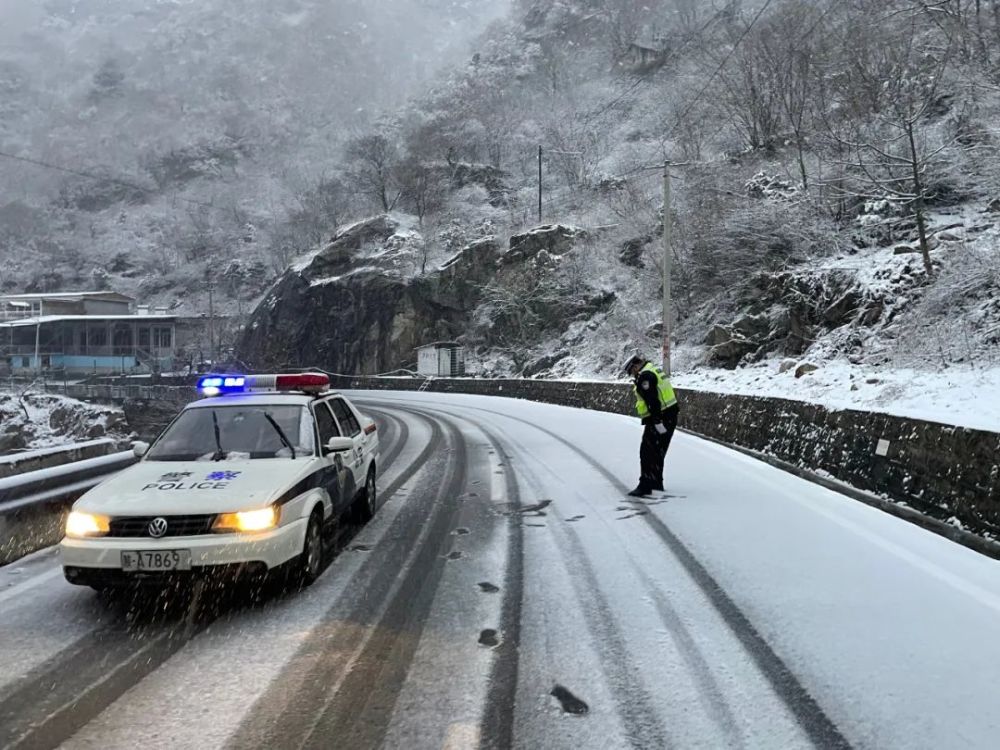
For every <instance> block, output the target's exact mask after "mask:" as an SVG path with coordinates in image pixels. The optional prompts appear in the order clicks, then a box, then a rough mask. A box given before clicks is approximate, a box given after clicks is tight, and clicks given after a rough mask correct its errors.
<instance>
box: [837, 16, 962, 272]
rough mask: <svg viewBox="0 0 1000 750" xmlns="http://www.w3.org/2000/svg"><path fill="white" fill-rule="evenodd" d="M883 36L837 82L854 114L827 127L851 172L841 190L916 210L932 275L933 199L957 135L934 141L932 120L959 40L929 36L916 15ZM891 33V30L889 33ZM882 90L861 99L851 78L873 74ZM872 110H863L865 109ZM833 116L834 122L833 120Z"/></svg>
mask: <svg viewBox="0 0 1000 750" xmlns="http://www.w3.org/2000/svg"><path fill="white" fill-rule="evenodd" d="M896 32H897V33H896V34H895V35H894V36H893V38H891V39H889V38H883V40H882V45H881V50H880V51H879V53H878V54H877V55H875V56H873V57H872V58H866V59H867V60H868V61H869V62H870V63H871V64H872V67H866V66H865V63H864V62H863V61H862V60H858V59H856V60H855V61H854V64H853V66H852V68H851V71H850V73H851V74H850V75H847V76H845V77H844V78H843V79H841V80H840V81H839V82H838V89H839V91H838V92H837V93H838V95H839V102H838V104H840V105H841V107H842V110H843V111H847V112H851V113H852V114H853V115H854V117H852V118H850V119H847V120H844V121H842V122H841V123H840V127H837V126H833V127H830V128H829V129H828V132H829V134H830V135H831V136H832V139H833V141H834V142H835V144H836V150H837V152H838V153H839V154H840V159H839V164H840V165H841V166H842V167H844V168H845V169H846V171H847V173H848V175H849V177H850V178H852V179H851V180H850V181H848V182H846V183H843V184H842V185H841V186H840V187H839V189H840V190H841V191H846V192H849V193H852V194H853V195H855V196H856V197H859V198H865V199H887V200H889V201H891V202H892V203H894V204H895V205H897V206H898V207H899V208H900V209H901V210H902V211H904V212H906V213H907V214H909V215H910V216H912V217H913V219H914V221H915V223H916V228H917V237H918V242H919V248H920V254H921V256H922V258H923V263H924V268H925V270H926V272H927V275H928V276H930V275H932V274H933V271H934V267H933V264H932V263H931V257H930V242H929V240H928V233H927V218H926V204H927V201H928V200H930V199H931V198H933V196H934V189H933V187H934V186H933V184H932V183H933V180H934V178H935V176H936V173H939V169H940V167H941V166H942V164H943V157H942V154H943V153H944V152H945V151H946V150H947V149H949V148H950V147H952V146H953V145H954V142H953V140H951V139H942V140H940V141H938V142H935V141H934V140H933V138H932V137H931V134H930V132H929V131H930V127H929V126H930V125H931V124H932V123H933V121H934V120H935V119H936V118H938V117H940V115H941V110H942V108H943V107H944V106H945V103H944V99H943V96H942V93H941V85H942V83H943V81H944V79H945V75H946V73H947V72H948V68H949V62H950V58H951V52H952V47H951V44H950V40H949V44H948V45H947V46H946V47H945V48H944V49H943V50H942V49H940V48H938V47H936V46H934V45H931V44H928V43H926V37H925V36H924V35H922V34H921V29H920V27H919V26H918V24H917V21H916V20H915V19H913V18H911V19H909V20H908V21H907V22H906V23H904V24H901V26H900V27H898V28H897V30H896ZM882 34H883V35H884V31H883V32H882ZM876 76H878V77H879V78H880V79H881V81H882V83H881V86H880V89H881V92H880V93H879V95H878V97H877V98H875V99H868V100H867V101H861V102H859V101H858V100H857V99H856V96H857V93H858V89H857V88H855V87H854V86H853V85H852V78H860V79H861V80H866V81H867V80H873V79H874V78H875V77H876ZM866 106H867V107H871V110H870V111H869V112H868V113H867V116H866V117H863V116H862V115H864V114H865V113H864V111H863V110H864V108H865V107H866ZM828 123H829V121H828Z"/></svg>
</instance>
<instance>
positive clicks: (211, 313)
mask: <svg viewBox="0 0 1000 750" xmlns="http://www.w3.org/2000/svg"><path fill="white" fill-rule="evenodd" d="M208 341H209V347H210V348H209V352H208V356H209V358H210V359H211V360H212V367H213V368H214V367H215V360H216V359H217V358H216V356H215V282H214V281H209V282H208Z"/></svg>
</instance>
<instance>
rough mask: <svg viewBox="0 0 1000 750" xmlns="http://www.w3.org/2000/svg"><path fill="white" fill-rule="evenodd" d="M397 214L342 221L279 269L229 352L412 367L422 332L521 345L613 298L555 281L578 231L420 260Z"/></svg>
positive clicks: (385, 368)
mask: <svg viewBox="0 0 1000 750" xmlns="http://www.w3.org/2000/svg"><path fill="white" fill-rule="evenodd" d="M406 222H407V218H406V217H392V216H378V217H375V218H372V219H368V220H366V221H363V222H360V223H358V224H355V225H353V226H350V227H347V228H345V229H343V230H342V231H341V232H339V233H338V234H337V236H335V237H334V238H333V239H332V240H331V241H330V242H329V243H328V244H327V245H326V246H324V247H323V248H321V249H320V250H318V251H316V252H315V253H313V254H311V255H310V256H308V257H306V258H305V259H303V260H301V261H300V262H299V263H298V264H296V265H295V266H293V267H292V268H291V269H289V271H288V272H287V273H285V275H284V276H283V277H282V278H281V279H280V280H279V281H278V282H277V284H276V285H275V286H274V287H273V288H272V289H271V290H270V292H269V293H268V294H267V295H266V297H265V298H264V300H263V302H262V303H261V305H260V306H259V307H258V309H257V310H256V311H255V312H254V314H253V316H252V317H251V320H250V323H249V325H248V327H247V329H246V332H245V333H244V335H243V337H242V340H241V342H240V344H239V347H238V357H239V359H241V360H242V361H243V362H245V363H246V364H247V365H249V366H250V367H251V368H253V369H255V370H258V371H260V370H272V369H285V368H289V367H297V368H298V367H310V366H312V367H320V368H322V369H324V370H327V371H329V372H336V373H346V374H359V373H365V374H373V373H384V372H390V371H393V370H396V369H399V368H404V367H413V365H414V362H415V361H416V353H415V349H416V348H417V347H418V346H421V345H423V344H427V343H430V342H433V341H440V340H455V339H457V340H460V341H465V342H467V343H469V344H470V345H474V346H481V347H484V348H489V347H491V346H503V347H507V348H510V347H517V348H520V349H526V348H527V347H528V346H530V345H531V344H533V343H536V340H537V339H538V338H539V337H541V336H543V335H545V334H551V333H552V332H553V331H555V332H557V333H558V332H561V331H562V330H563V328H564V327H565V326H566V325H569V324H570V323H571V322H573V321H576V320H580V319H582V318H587V317H589V316H591V315H593V314H594V312H595V311H600V310H604V309H606V308H607V307H608V306H609V305H610V304H611V303H612V302H613V301H614V295H613V294H612V293H610V292H608V291H607V290H601V289H590V288H589V287H585V286H580V285H579V284H571V283H567V281H566V279H565V278H564V276H565V273H564V269H563V264H564V263H565V262H566V261H567V260H568V259H572V258H573V256H574V254H575V252H576V250H577V249H578V248H579V246H580V243H582V242H585V241H586V240H587V237H588V234H587V233H586V232H585V231H583V230H581V229H578V228H575V227H568V226H562V225H546V226H541V227H538V228H536V229H533V230H531V231H530V232H525V233H523V234H516V235H514V236H512V237H511V238H510V239H509V242H508V243H507V247H502V246H501V245H500V243H499V242H498V241H497V239H496V238H495V237H493V236H487V237H482V238H480V239H477V240H474V241H472V242H469V243H468V244H466V245H465V246H464V247H462V248H461V249H460V250H459V251H458V252H457V253H455V254H454V255H453V256H452V257H451V258H449V259H447V260H446V261H445V262H443V263H440V264H436V265H435V266H434V267H430V264H428V258H429V257H433V256H434V255H435V252H434V250H435V248H434V247H429V246H428V244H427V242H429V241H428V240H425V238H423V237H422V236H421V235H420V234H419V233H418V232H416V231H415V230H414V229H413V228H412V227H410V226H408V225H407V223H406ZM520 365H524V362H520ZM535 369H536V370H537V369H538V368H535Z"/></svg>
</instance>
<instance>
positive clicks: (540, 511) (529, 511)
mask: <svg viewBox="0 0 1000 750" xmlns="http://www.w3.org/2000/svg"><path fill="white" fill-rule="evenodd" d="M550 505H552V501H551V500H542V501H540V502H537V503H535V504H534V505H525V506H524V507H523V508H518V511H517V512H518V513H521V514H523V515H536V516H544V515H545V512H544V511H545V509H546V508H548V507H549V506H550Z"/></svg>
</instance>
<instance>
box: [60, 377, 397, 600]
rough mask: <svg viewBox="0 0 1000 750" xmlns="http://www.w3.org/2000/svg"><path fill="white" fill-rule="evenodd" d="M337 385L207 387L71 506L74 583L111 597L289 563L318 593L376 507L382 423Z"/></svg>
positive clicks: (265, 382) (260, 382)
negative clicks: (342, 543)
mask: <svg viewBox="0 0 1000 750" xmlns="http://www.w3.org/2000/svg"><path fill="white" fill-rule="evenodd" d="M329 383H330V381H329V378H327V376H326V375H321V374H314V373H306V374H294V375H248V376H242V375H232V376H208V377H204V378H202V379H201V380H200V382H199V384H198V385H199V389H200V390H201V392H202V393H203V394H204V395H206V396H208V398H205V399H203V400H200V401H195V402H193V403H191V404H188V405H187V406H186V407H185V408H184V409H183V411H181V413H180V414H179V415H178V416H177V418H176V419H174V421H173V422H172V423H171V424H170V426H169V427H167V428H166V430H164V432H163V434H162V435H161V436H160V437H159V438H158V439H157V440H156V442H155V443H153V445H152V446H149V445H145V444H142V443H139V444H136V447H135V451H136V455H138V456H140V457H141V458H142V460H141V461H140V462H139V463H138V464H136V465H135V466H133V467H131V468H129V469H126V470H125V471H123V472H121V473H120V474H117V475H116V476H114V477H113V478H111V479H109V480H107V481H106V482H104V483H102V484H100V485H98V486H97V487H95V488H94V489H92V490H90V491H89V492H88V493H87V494H85V495H84V496H83V497H81V498H80V499H79V500H78V501H77V502H76V503H75V504H74V505H73V509H72V511H71V512H70V514H69V516H68V518H67V521H66V536H65V538H64V539H63V541H62V545H61V553H62V563H63V571H64V573H65V576H66V579H67V580H68V581H69V582H70V583H74V584H79V585H87V586H91V587H93V588H96V589H98V590H101V589H106V588H110V587H113V586H115V585H119V584H127V583H130V582H162V581H164V580H167V579H173V578H175V577H176V576H175V574H188V573H191V572H194V573H197V572H202V573H204V572H211V573H217V572H223V571H232V572H237V573H241V572H250V573H263V572H265V571H269V570H273V569H275V568H280V567H282V566H287V569H289V570H290V571H291V572H292V573H293V574H294V575H295V576H296V578H297V579H298V580H299V581H300V582H301V583H303V584H309V583H312V582H313V581H314V580H315V579H316V577H317V576H318V575H319V574H320V572H321V570H322V558H323V545H324V538H326V539H329V538H330V537H331V536H332V534H331V532H332V531H333V530H334V528H335V525H336V523H337V521H338V519H340V518H341V517H342V516H343V515H344V514H345V513H347V512H348V511H349V510H354V509H357V511H358V512H359V514H360V515H362V516H367V517H370V516H371V515H373V514H374V513H375V511H376V510H377V509H378V506H377V500H376V489H375V479H376V466H377V464H378V459H379V443H378V433H377V431H376V428H375V423H374V422H372V421H371V420H370V419H367V418H366V417H364V416H362V415H361V414H360V413H359V412H358V411H357V409H355V408H354V406H353V405H352V404H351V403H350V402H349V401H348V400H347V399H346V398H345V397H344V396H342V395H340V394H339V393H332V392H330V391H329ZM324 532H326V534H324Z"/></svg>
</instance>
